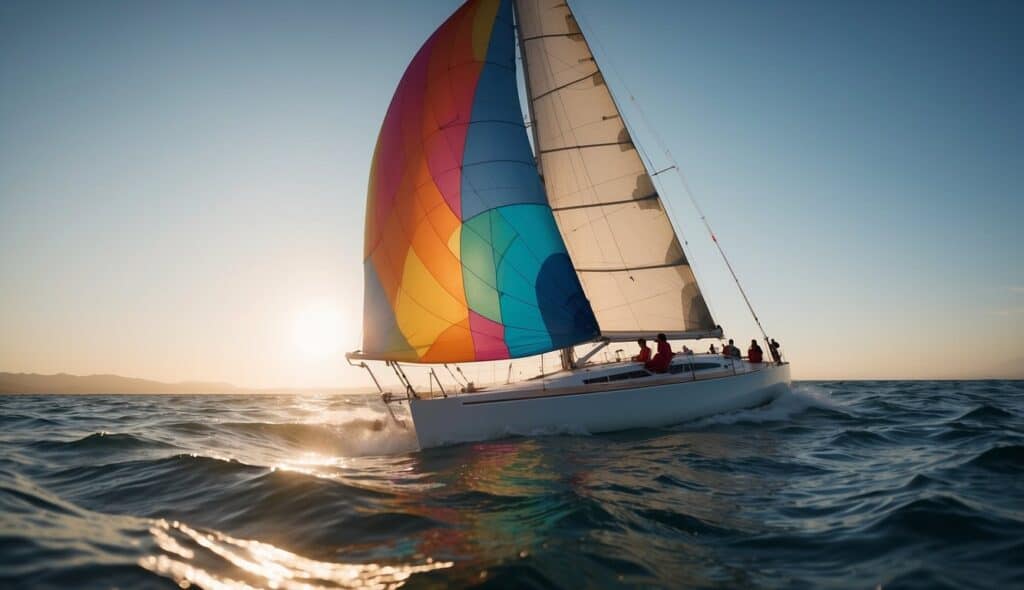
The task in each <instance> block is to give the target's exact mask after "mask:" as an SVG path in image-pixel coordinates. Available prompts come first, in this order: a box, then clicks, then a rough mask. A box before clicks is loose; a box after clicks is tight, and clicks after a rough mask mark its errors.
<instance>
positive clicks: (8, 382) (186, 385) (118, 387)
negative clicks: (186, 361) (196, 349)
mask: <svg viewBox="0 0 1024 590" xmlns="http://www.w3.org/2000/svg"><path fill="white" fill-rule="evenodd" d="M247 392H248V390H245V389H240V388H238V387H235V386H234V385H231V384H230V383H202V382H194V381H193V382H182V383H161V382H160V381H149V380H146V379H135V378H132V377H121V376H119V375H85V376H79V375H68V374H66V373H59V374H57V375H38V374H35V373H0V394H4V393H247Z"/></svg>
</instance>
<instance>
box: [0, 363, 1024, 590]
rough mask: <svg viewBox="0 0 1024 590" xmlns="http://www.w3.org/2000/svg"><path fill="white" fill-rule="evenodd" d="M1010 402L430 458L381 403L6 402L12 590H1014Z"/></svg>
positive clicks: (927, 395) (751, 415)
mask: <svg viewBox="0 0 1024 590" xmlns="http://www.w3.org/2000/svg"><path fill="white" fill-rule="evenodd" d="M995 390H999V391H1001V392H1002V393H993V391H995ZM1017 393H1018V386H1016V385H1012V386H1011V385H1008V384H1005V383H998V382H997V383H984V384H976V383H960V382H913V383H909V382H900V383H894V382H858V383H852V382H847V383H839V382H829V383H819V384H797V385H795V386H794V387H793V389H792V391H790V392H786V393H784V394H782V395H780V396H778V397H777V398H776V399H774V400H772V401H771V402H769V403H767V404H765V405H764V406H762V407H760V408H754V409H750V410H744V411H740V412H734V413H731V414H726V415H722V416H716V417H713V418H709V419H706V420H702V421H696V422H691V423H687V424H682V425H678V426H676V427H672V428H657V429H638V430H632V431H628V432H620V433H614V434H600V435H591V436H539V437H536V436H518V437H514V438H509V439H506V440H501V441H491V442H486V443H474V444H464V445H456V446H452V447H446V448H440V449H429V450H426V451H416V450H415V433H414V431H412V430H411V429H404V428H402V427H401V426H399V425H398V424H397V423H396V422H393V421H392V419H391V418H390V416H388V414H387V413H386V408H385V407H384V406H383V405H382V404H381V403H380V402H379V400H377V399H376V398H370V397H366V396H363V397H359V398H352V399H348V398H345V397H338V396H251V397H241V398H237V397H230V396H218V397H211V396H175V397H173V398H166V397H162V396H149V397H146V398H130V399H129V398H113V397H110V398H105V397H103V396H97V397H91V398H89V399H84V398H73V399H72V398H45V397H39V398H37V399H25V398H18V399H0V403H2V404H4V405H3V408H4V410H5V411H6V412H7V414H6V415H5V416H4V417H5V418H8V420H7V421H5V422H3V424H2V425H3V426H4V428H2V429H0V450H2V453H0V587H4V588H7V587H12V588H18V587H51V588H57V587H76V588H85V589H88V590H92V589H94V588H107V587H110V586H118V587H125V588H136V587H167V588H172V587H174V586H175V585H192V586H196V587H204V588H243V587H246V586H248V587H253V588H263V587H269V586H271V585H275V586H277V587H278V588H299V587H302V586H303V585H308V586H310V587H328V588H331V587H348V586H367V585H372V584H378V585H381V586H384V587H389V586H391V587H397V586H399V585H401V584H407V585H408V586H410V587H443V586H459V587H465V586H487V585H491V586H494V587H504V586H510V587H519V586H528V585H530V584H537V585H543V586H555V587H565V588H575V587H580V586H588V587H609V586H611V587H618V586H631V585H633V586H644V587H666V586H677V587H678V586H693V587H749V588H766V587H767V588H776V587H859V586H872V587H873V586H876V585H879V584H880V585H883V586H887V587H888V586H889V585H891V586H895V587H922V588H923V587H930V586H940V587H941V586H942V585H943V584H945V585H954V586H971V587H987V588H1005V587H1017V586H1019V585H1020V583H1021V581H1022V580H1024V567H1022V566H1021V565H1020V563H1019V561H1020V560H1019V559H1017V556H1019V555H1020V552H1021V551H1022V550H1024V543H1022V542H1021V541H1020V539H1022V538H1024V522H1022V519H1021V516H1020V509H1019V506H1020V505H1021V502H1022V501H1024V498H1022V491H1021V488H1020V485H1019V482H1018V480H1019V479H1020V474H1021V472H1022V470H1024V444H1022V440H1024V439H1022V436H1021V435H1022V433H1024V417H1022V416H1024V403H1022V402H1021V401H1020V400H1021V398H1020V397H1019V396H1018V395H1017ZM119 404H120V405H119ZM34 416H38V417H41V418H43V419H46V420H48V421H52V424H41V423H33V420H34V418H33V417H34ZM133 416H134V417H133ZM404 417H405V418H406V419H407V416H404ZM106 432H111V433H113V434H106ZM524 434H526V435H529V434H530V433H524ZM154 443H155V444H154ZM165 443H166V444H168V445H173V446H163V444H165ZM433 564H443V566H437V567H433ZM346 585H347V586H346Z"/></svg>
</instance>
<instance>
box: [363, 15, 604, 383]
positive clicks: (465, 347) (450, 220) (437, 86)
mask: <svg viewBox="0 0 1024 590" xmlns="http://www.w3.org/2000/svg"><path fill="white" fill-rule="evenodd" d="M515 72H516V70H515V45H514V29H513V23H512V2H511V0H469V1H468V2H466V3H465V4H463V5H462V7H461V8H459V9H458V10H457V11H456V12H455V14H453V15H452V16H451V17H450V18H449V19H448V20H447V21H446V22H445V23H444V24H443V25H441V27H440V28H438V29H437V31H435V32H434V34H433V35H431V37H430V38H429V39H428V40H427V42H426V43H424V45H423V47H421V48H420V50H419V52H418V53H417V54H416V56H415V57H414V58H413V60H412V63H410V64H409V67H408V68H407V69H406V71H405V74H404V75H403V76H402V80H401V82H400V83H399V85H398V89H397V90H396V91H395V95H394V97H393V98H392V100H391V105H390V107H389V108H388V112H387V115H386V116H385V119H384V123H383V125H382V127H381V131H380V136H379V137H378V139H377V147H376V149H375V151H374V156H373V166H372V168H371V170H370V182H369V191H368V192H369V194H368V198H367V209H366V244H365V260H364V272H365V280H366V284H365V291H364V314H363V351H362V352H363V354H364V355H365V356H367V357H372V358H379V359H384V360H397V361H410V362H436V363H440V362H464V361H482V360H494V359H504V358H517V357H523V356H529V355H533V354H539V353H543V352H547V351H550V350H555V349H557V348H562V347H565V346H570V345H573V344H577V343H579V342H583V341H586V340H590V339H593V338H595V337H596V336H597V335H598V333H599V330H598V326H597V321H596V320H595V319H594V313H593V311H592V310H591V308H590V304H589V302H588V301H587V299H586V297H585V296H584V294H583V290H582V288H581V286H580V282H579V279H578V278H577V276H576V272H575V271H574V269H573V265H572V262H571V261H570V259H569V255H568V253H567V251H566V248H565V244H564V243H563V241H562V237H561V235H560V234H559V233H558V228H557V226H556V225H555V221H554V217H553V215H552V212H551V208H550V206H549V205H548V200H547V196H546V194H545V192H544V186H543V184H542V182H541V180H540V176H539V173H538V171H537V167H536V164H535V162H534V159H533V154H532V152H531V150H530V145H529V141H528V139H527V136H526V128H525V125H524V123H523V117H522V110H521V108H520V105H519V96H518V92H517V89H516V77H515V76H516V74H515Z"/></svg>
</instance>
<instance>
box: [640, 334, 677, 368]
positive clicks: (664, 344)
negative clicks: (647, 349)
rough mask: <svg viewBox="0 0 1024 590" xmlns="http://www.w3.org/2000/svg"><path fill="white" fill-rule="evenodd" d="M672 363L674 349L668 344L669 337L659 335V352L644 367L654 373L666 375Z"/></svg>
mask: <svg viewBox="0 0 1024 590" xmlns="http://www.w3.org/2000/svg"><path fill="white" fill-rule="evenodd" d="M671 362H672V347H671V346H669V344H668V337H667V336H665V335H664V334H658V352H657V354H655V355H654V358H653V359H651V360H649V361H647V363H646V364H645V365H644V366H645V367H647V370H648V371H651V372H652V373H664V372H666V371H668V365H669V363H671Z"/></svg>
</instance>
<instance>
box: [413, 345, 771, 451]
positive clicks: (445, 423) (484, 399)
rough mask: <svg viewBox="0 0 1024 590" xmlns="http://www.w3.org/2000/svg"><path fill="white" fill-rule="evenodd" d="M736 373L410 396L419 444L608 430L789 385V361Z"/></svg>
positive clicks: (671, 420) (763, 395)
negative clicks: (543, 388) (452, 394)
mask: <svg viewBox="0 0 1024 590" xmlns="http://www.w3.org/2000/svg"><path fill="white" fill-rule="evenodd" d="M742 364H743V367H742V370H741V371H740V372H738V373H736V374H732V373H730V374H726V375H723V374H721V373H719V374H718V375H715V376H707V377H700V376H699V375H698V376H697V377H696V378H693V376H690V375H686V374H681V375H672V376H653V377H647V378H643V379H637V380H631V381H622V382H618V383H606V384H602V385H589V386H582V387H564V388H550V387H549V388H548V389H546V390H541V389H539V384H538V383H536V382H530V383H528V384H527V385H528V387H523V386H521V385H520V386H514V387H509V388H504V389H501V390H494V391H487V392H482V393H472V394H460V395H456V396H449V397H446V398H433V399H413V400H411V401H410V409H411V411H412V418H413V422H414V423H415V427H416V437H417V439H418V441H419V445H420V448H429V447H437V446H443V445H447V444H454V443H460V442H469V441H479V440H489V439H496V438H503V437H507V436H510V435H533V434H544V433H556V432H570V433H571V432H586V433H599V432H612V431H616V430H626V429H629V428H639V427H658V426H668V425H672V424H678V423H680V422H686V421H688V420H694V419H697V418H702V417H705V416H711V415H714V414H720V413H723V412H731V411H735V410H741V409H744V408H752V407H756V406H759V405H763V404H765V403H768V402H769V401H771V400H772V399H774V398H775V397H777V396H778V395H779V394H780V393H782V392H783V391H784V390H785V389H786V388H788V387H789V383H790V376H789V365H788V364H785V365H778V366H776V365H767V364H765V365H759V366H757V367H756V368H755V367H752V366H750V365H749V364H748V363H742Z"/></svg>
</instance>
